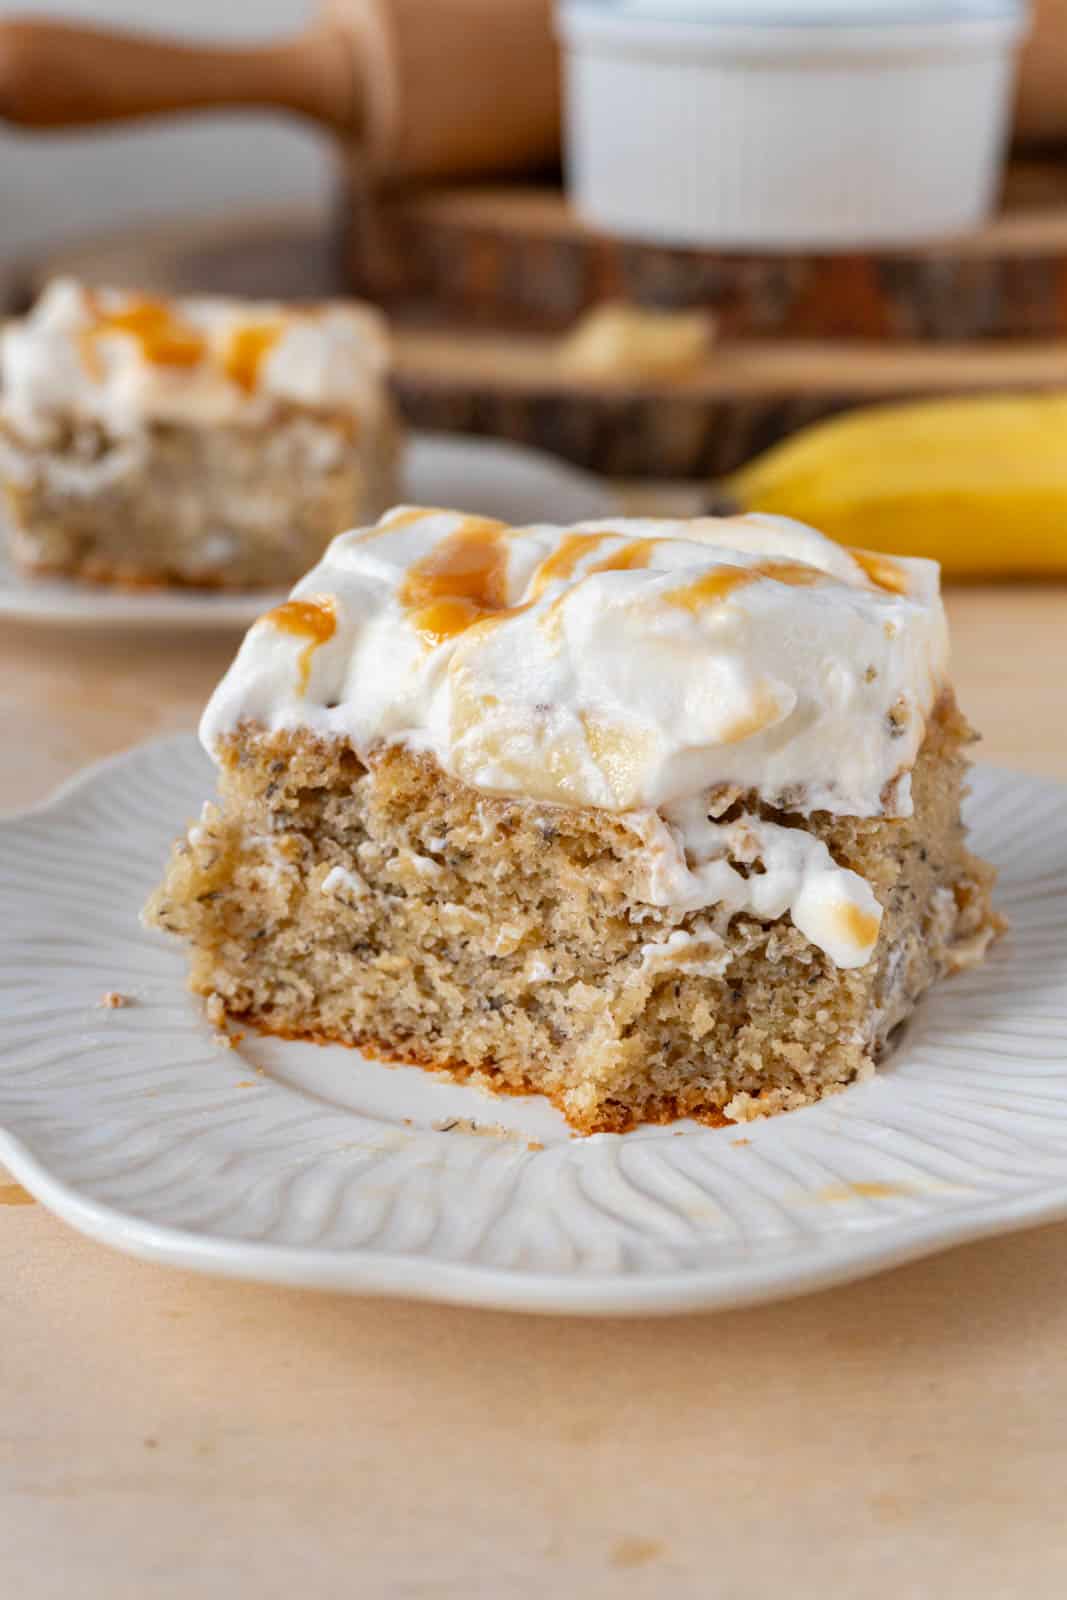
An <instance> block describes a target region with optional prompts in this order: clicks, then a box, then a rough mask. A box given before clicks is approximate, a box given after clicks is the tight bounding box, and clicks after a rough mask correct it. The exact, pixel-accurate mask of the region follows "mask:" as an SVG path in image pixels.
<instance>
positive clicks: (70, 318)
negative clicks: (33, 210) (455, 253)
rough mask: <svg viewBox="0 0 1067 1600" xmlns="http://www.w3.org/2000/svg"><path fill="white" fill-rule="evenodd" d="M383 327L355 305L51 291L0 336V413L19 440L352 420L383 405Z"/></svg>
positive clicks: (65, 281)
mask: <svg viewBox="0 0 1067 1600" xmlns="http://www.w3.org/2000/svg"><path fill="white" fill-rule="evenodd" d="M388 361H389V346H388V339H387V334H386V326H385V322H384V319H383V318H382V317H381V316H380V314H379V313H378V312H377V311H375V310H374V309H373V307H370V306H366V305H362V304H360V303H356V302H343V301H336V302H328V303H324V304H309V305H308V306H306V307H304V306H293V305H286V306H283V305H281V304H279V303H275V302H273V301H254V300H248V301H245V300H233V299H223V298H210V297H202V298H187V299H180V300H178V299H175V300H162V299H154V298H146V297H144V296H141V295H135V294H130V293H127V292H125V291H121V290H117V289H89V288H87V287H85V286H84V285H82V284H79V283H77V282H75V281H74V280H72V279H69V278H61V279H56V280H55V281H54V282H53V283H51V284H50V285H49V286H48V288H47V289H46V290H45V291H44V293H43V294H42V295H41V298H40V299H39V300H38V302H37V304H36V305H35V306H34V308H33V310H32V311H31V312H30V313H29V315H28V316H26V317H24V318H22V319H21V320H20V321H16V322H12V323H9V324H8V326H7V327H6V328H5V329H4V331H3V335H2V336H0V379H2V385H3V394H2V400H0V411H2V414H3V417H4V419H5V421H6V422H7V423H8V424H9V425H10V426H11V427H13V428H14V429H15V430H16V431H17V432H18V433H19V434H20V435H22V436H24V437H26V438H27V439H30V440H34V439H37V438H41V437H46V436H47V435H48V434H49V432H50V431H51V430H52V429H53V428H54V427H55V426H56V424H57V423H67V422H74V423H78V422H97V423H99V424H101V425H102V426H104V427H105V428H107V430H108V431H109V432H110V433H112V434H117V435H120V436H121V435H128V434H133V433H136V432H137V431H138V430H139V429H141V428H143V427H144V425H145V424H146V423H149V422H175V423H194V424H202V425H210V424H212V423H228V422H251V423H254V422H258V421H264V420H266V419H268V418H269V417H270V416H271V415H272V413H273V412H274V411H275V410H276V409H277V408H278V407H279V406H288V405H292V406H299V407H305V408H310V409H321V410H329V411H341V412H344V413H346V414H350V415H353V416H357V417H369V416H372V415H374V414H376V413H377V411H378V410H379V409H380V408H381V406H382V404H383V384H384V375H385V372H386V369H387V366H388Z"/></svg>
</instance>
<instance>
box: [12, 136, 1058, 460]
mask: <svg viewBox="0 0 1067 1600" xmlns="http://www.w3.org/2000/svg"><path fill="white" fill-rule="evenodd" d="M339 215H340V217H341V218H342V222H343V226H342V227H341V228H340V229H337V228H335V229H333V230H332V231H331V229H330V227H329V225H328V224H327V223H326V221H325V219H324V218H323V217H322V215H321V213H316V212H314V211H311V210H307V211H303V212H301V211H299V210H296V211H292V210H290V211H285V212H279V213H274V214H269V215H264V214H258V215H250V216H245V217H241V216H238V217H236V218H227V219H225V220H214V221H207V222H197V221H195V220H194V221H183V222H181V223H179V224H170V225H168V226H166V227H162V228H144V227H141V228H137V229H132V230H128V231H126V232H122V233H117V234H112V235H110V236H109V237H107V238H105V239H100V240H91V241H88V242H86V243H84V244H81V245H78V246H75V247H72V248H69V249H65V250H57V251H55V252H53V253H52V254H51V255H50V256H49V258H48V259H47V260H46V261H45V262H44V263H42V264H41V265H40V266H38V267H36V268H35V269H34V270H33V271H32V272H30V273H29V274H27V275H26V276H25V278H24V283H23V287H24V290H25V291H26V292H27V293H29V292H31V291H32V289H33V288H34V287H36V286H38V285H39V283H40V281H41V279H42V278H43V277H46V276H48V275H50V274H52V273H54V272H59V271H71V272H75V273H77V274H79V275H80V276H83V277H85V278H87V279H89V280H90V281H95V282H113V283H122V284H128V285H136V286H139V287H142V288H145V289H149V290H157V291H161V292H189V291H193V290H219V291H223V292H237V293H250V294H261V295H271V294H273V295H284V296H292V297H296V298H301V297H304V298H307V297H314V296H321V295H326V294H332V293H342V292H345V290H346V289H354V290H355V291H356V292H359V293H362V294H365V295H368V296H369V297H370V298H373V299H377V300H380V301H381V302H382V303H383V304H384V305H385V306H386V308H387V309H388V311H389V312H390V314H391V316H392V318H393V322H394V327H395V332H396V365H395V374H394V382H395V387H396V391H397V394H398V397H399V399H400V402H401V405H402V407H403V410H404V412H405V414H406V416H407V418H408V420H409V421H410V422H411V423H412V424H413V425H414V426H417V427H421V428H430V429H441V430H444V431H450V432H463V433H479V434H489V435H493V436H496V437H499V438H507V439H512V440H515V441H517V442H519V443H522V444H528V445H533V446H537V447H539V448H542V449H546V450H550V451H553V452H554V453H556V454H558V455H560V456H564V457H566V458H567V459H569V460H571V461H573V462H575V463H577V464H578V465H580V466H584V467H587V468H590V469H592V470H594V471H597V472H603V473H609V474H613V475H615V476H628V477H668V478H686V477H700V478H715V477H718V476H720V475H721V474H723V473H726V472H729V471H732V470H733V469H734V468H735V467H737V466H739V465H740V464H741V463H742V462H743V461H746V460H748V459H749V458H750V457H751V456H753V455H754V454H756V453H757V452H759V451H760V450H762V449H765V448H766V447H767V446H769V445H771V444H773V443H775V442H776V441H777V440H779V439H781V438H783V437H784V436H786V435H787V434H789V433H791V432H793V431H794V430H795V429H796V428H798V427H800V426H802V425H803V424H804V423H807V422H810V421H814V420H816V419H817V418H819V417H824V416H828V415H831V414H833V413H835V412H839V411H845V410H848V409H850V408H851V407H854V406H857V405H861V404H872V403H877V402H879V401H889V400H902V399H910V398H916V397H919V396H922V395H930V394H946V393H953V392H958V391H981V390H992V389H1015V390H1019V389H1021V390H1035V389H1044V388H1054V387H1059V386H1061V385H1064V384H1067V167H1065V168H1064V169H1063V170H1062V171H1061V169H1059V168H1057V167H1047V166H1040V167H1018V168H1016V169H1013V172H1012V174H1011V178H1010V182H1009V186H1008V192H1007V198H1006V203H1005V209H1004V210H1003V212H1002V213H1001V215H1000V216H999V217H998V218H996V219H995V221H994V222H992V223H991V224H990V225H989V226H988V227H987V228H985V229H983V230H981V231H980V232H977V233H975V234H973V235H968V236H966V237H962V238H958V239H954V240H947V241H943V242H940V243H938V244H934V245H929V246H925V247H923V248H921V249H918V248H913V249H910V250H900V251H897V252H883V253H880V254H878V255H845V256H831V255H810V256H796V255H793V256H789V257H772V256H759V257H756V256H741V255H725V254H715V253H713V252H703V251H683V250H669V249H665V248H659V247H652V246H640V245H636V244H632V243H627V242H625V241H615V240H609V239H607V238H605V237H602V236H600V235H597V234H595V233H593V232H592V231H591V230H589V229H588V228H586V227H584V226H583V225H582V224H581V223H580V222H579V221H578V220H577V219H576V218H575V217H574V215H573V213H572V212H571V211H570V209H569V208H568V207H567V206H566V204H565V202H564V200H563V198H562V196H561V194H560V193H559V191H558V190H556V189H553V188H551V187H537V186H523V185H509V186H502V187H484V186H477V187H474V186H467V187H458V188H457V187H452V188H447V187H446V188H435V189H427V190H422V191H415V190H408V191H396V192H393V193H390V194H377V195H370V194H368V193H361V192H360V190H359V188H358V186H353V185H350V186H349V187H348V189H347V190H346V191H345V193H344V197H343V203H342V205H341V206H340V208H339ZM609 296H621V297H624V298H630V299H633V300H636V301H640V302H643V303H651V304H658V305H666V306H682V305H687V306H691V305H694V304H698V305H706V306H710V307H711V308H712V309H713V310H714V311H715V313H716V315H717V316H718V318H719V323H720V328H721V339H720V341H719V343H718V344H717V345H716V346H715V348H714V349H713V350H712V352H711V354H710V355H709V357H708V359H707V360H706V362H705V363H704V365H703V366H702V368H700V369H699V370H697V371H695V372H693V373H692V374H690V375H688V376H687V377H686V378H685V379H684V380H675V381H670V382H660V383H641V382H634V381H630V380H628V379H627V378H625V377H620V378H619V379H618V380H615V381H612V382H610V383H607V382H604V381H603V380H596V381H592V380H582V379H580V378H577V377H575V376H574V375H573V374H572V373H571V372H568V371H566V370H565V369H564V368H563V367H562V365H561V364H560V362H559V359H558V343H559V337H560V333H561V332H562V330H563V329H565V328H566V327H568V326H569V325H570V324H571V323H572V322H573V320H574V319H575V318H576V317H578V316H580V315H581V314H582V312H583V311H585V310H587V309H588V308H589V306H591V305H592V304H595V303H596V302H597V301H598V300H599V299H602V298H605V297H609Z"/></svg>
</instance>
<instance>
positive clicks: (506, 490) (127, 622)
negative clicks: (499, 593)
mask: <svg viewBox="0 0 1067 1600" xmlns="http://www.w3.org/2000/svg"><path fill="white" fill-rule="evenodd" d="M402 498H403V499H404V500H406V501H408V502H410V503H411V504H413V505H430V506H451V505H456V506H462V507H463V509H464V510H465V511H473V512H477V513H479V514H480V515H481V516H484V517H499V518H500V519H501V520H502V521H504V522H516V523H523V522H583V521H586V520H588V519H589V518H592V517H606V516H610V515H611V514H612V512H614V511H616V510H617V509H618V505H617V503H616V501H615V499H614V498H613V496H612V495H611V494H610V493H609V492H608V491H607V490H606V489H605V488H604V487H603V486H602V485H601V484H599V483H598V482H597V481H596V479H595V478H590V477H588V476H587V475H586V474H585V473H582V472H578V471H577V470H576V469H575V468H573V467H569V466H567V465H566V464H565V463H564V462H561V461H556V460H554V459H553V458H552V457H551V456H547V455H543V454H541V453H540V452H539V451H537V450H526V449H524V448H523V447H522V446H520V445H513V444H505V443H502V442H501V441H499V440H495V439H466V438H462V437H461V436H459V435H452V434H444V433H417V434H414V435H412V437H411V439H410V442H409V446H408V451H407V456H406V459H405V463H404V483H403V493H402ZM0 535H2V530H0ZM283 598H284V596H283V595H281V594H272V593H271V592H270V591H269V590H263V589H257V590H250V591H244V592H237V593H233V594H227V593H212V592H210V591H208V590H204V591H202V592H198V591H197V590H195V589H160V590H153V589H129V590H123V589H110V588H108V587H107V585H105V584H85V583H78V582H75V581H74V580H72V579H68V578H27V577H24V576H23V575H22V574H21V573H19V572H16V571H15V569H14V567H13V566H12V565H11V562H10V560H9V558H8V555H7V550H6V540H5V539H4V538H3V537H2V536H0V618H3V617H9V618H12V619H14V620H17V621H20V622H49V623H63V624H64V625H65V626H69V625H71V624H76V625H78V626H81V627H108V628H114V627H116V626H119V627H127V628H144V627H160V626H162V627H166V628H231V629H233V628H247V627H250V626H251V624H252V623H253V622H255V620H256V618H257V617H258V616H260V615H262V613H263V612H264V611H269V609H270V607H271V606H272V605H274V604H276V603H277V602H278V601H279V600H281V599H283Z"/></svg>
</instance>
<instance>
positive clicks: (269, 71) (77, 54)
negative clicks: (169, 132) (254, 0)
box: [0, 17, 363, 139]
mask: <svg viewBox="0 0 1067 1600" xmlns="http://www.w3.org/2000/svg"><path fill="white" fill-rule="evenodd" d="M362 98H363V97H362V86H361V80H360V76H359V72H358V64H357V62H356V59H355V51H354V49H353V42H352V40H351V39H350V38H348V37H346V36H345V35H344V34H343V33H342V31H341V29H340V28H339V27H338V26H337V25H336V23H330V22H329V21H325V20H324V21H320V22H316V23H313V24H312V26H311V27H310V28H309V29H308V30H307V31H306V32H304V33H301V34H298V35H297V36H296V37H294V38H291V39H288V40H283V41H282V42H280V43H276V44H266V45H256V46H249V47H247V48H232V47H222V46H218V47H217V46H208V45H203V46H201V45H187V44H178V43H176V42H172V41H170V40H166V39H158V38H152V37H150V36H149V35H146V34H137V33H124V32H118V31H113V30H110V29H99V28H81V27H76V26H74V25H71V24H68V23H64V22H60V21H47V20H46V21H42V20H39V19H36V18H34V19H31V18H28V17H26V18H20V17H6V18H3V19H0V118H3V119H4V120H5V121H7V122H12V123H16V124H18V125H20V126H22V127H27V128H69V127H86V126H91V125H92V124H94V123H104V122H121V121H126V120H128V119H131V118H138V117H152V116H160V115H165V114H167V113H173V112H182V111H192V110H199V109H204V108H214V109H226V108H232V107H237V106H257V107H265V108H272V109H277V110H282V111H289V112H293V113H295V114H296V115H299V116H305V117H309V118H311V119H312V120H313V121H315V122H318V123H322V124H325V125H326V126H327V127H330V128H333V129H334V130H336V131H337V132H340V133H343V134H344V135H345V136H346V137H347V138H349V139H355V138H358V137H359V135H360V133H361V131H362V126H361V125H362V114H363V105H362Z"/></svg>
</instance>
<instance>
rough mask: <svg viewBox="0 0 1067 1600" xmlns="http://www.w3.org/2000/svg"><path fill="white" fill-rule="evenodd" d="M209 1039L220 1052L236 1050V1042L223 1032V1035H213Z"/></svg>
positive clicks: (230, 1035)
mask: <svg viewBox="0 0 1067 1600" xmlns="http://www.w3.org/2000/svg"><path fill="white" fill-rule="evenodd" d="M211 1037H212V1042H213V1043H214V1044H216V1045H217V1046H218V1048H219V1049H220V1050H236V1049H237V1040H236V1039H235V1038H234V1037H233V1036H232V1034H229V1033H225V1032H223V1033H214V1034H212V1036H211Z"/></svg>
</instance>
